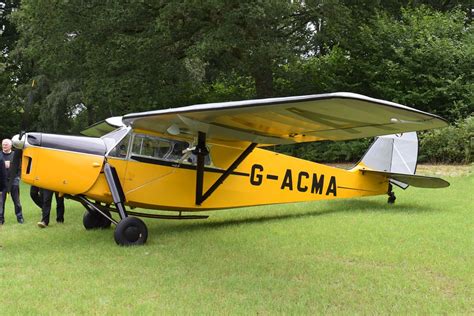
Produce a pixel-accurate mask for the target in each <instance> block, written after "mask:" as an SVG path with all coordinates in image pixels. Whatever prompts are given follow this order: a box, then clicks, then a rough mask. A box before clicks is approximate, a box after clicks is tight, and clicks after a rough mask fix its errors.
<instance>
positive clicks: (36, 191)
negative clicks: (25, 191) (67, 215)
mask: <svg viewBox="0 0 474 316" xmlns="http://www.w3.org/2000/svg"><path fill="white" fill-rule="evenodd" d="M53 194H54V195H55V197H56V222H57V223H64V197H63V196H60V194H59V193H58V192H53V191H50V190H47V189H40V188H38V187H36V186H31V188H30V196H31V199H32V200H33V201H34V202H35V204H36V205H38V207H40V208H41V221H40V222H38V227H41V228H45V227H47V226H48V225H49V217H50V214H51V203H52V200H53Z"/></svg>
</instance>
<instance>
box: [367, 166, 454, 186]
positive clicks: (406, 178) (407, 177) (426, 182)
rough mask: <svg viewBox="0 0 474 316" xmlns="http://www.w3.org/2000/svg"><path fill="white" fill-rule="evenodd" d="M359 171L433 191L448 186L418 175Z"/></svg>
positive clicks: (438, 180) (439, 179) (442, 181)
mask: <svg viewBox="0 0 474 316" xmlns="http://www.w3.org/2000/svg"><path fill="white" fill-rule="evenodd" d="M360 171H361V172H363V173H372V174H379V175H384V176H386V177H387V178H389V179H392V180H395V181H399V182H403V183H406V184H409V185H412V186H414V187H418V188H430V189H434V188H445V187H448V186H449V182H448V181H446V180H443V179H441V178H435V177H427V176H419V175H414V174H404V173H394V172H386V171H376V170H366V169H360Z"/></svg>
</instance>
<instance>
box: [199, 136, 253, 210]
mask: <svg viewBox="0 0 474 316" xmlns="http://www.w3.org/2000/svg"><path fill="white" fill-rule="evenodd" d="M255 147H257V143H251V144H250V145H249V146H248V147H247V148H246V149H245V150H244V151H243V152H242V153H241V154H240V156H239V157H238V158H237V159H236V160H235V161H234V162H233V163H232V164H231V165H230V167H229V168H227V170H226V171H225V172H224V173H223V174H222V175H221V176H220V177H219V179H217V180H216V182H215V183H214V184H213V185H212V186H211V187H210V188H209V189H208V190H207V191H206V193H204V194H202V190H203V182H204V162H205V158H206V156H207V155H208V154H209V151H208V150H207V147H206V134H205V133H203V132H199V133H198V144H197V146H196V149H195V150H194V152H193V153H194V154H195V155H196V156H197V166H196V205H201V204H202V203H203V202H204V201H205V200H206V199H207V198H208V197H210V196H211V194H212V193H214V191H215V190H216V189H217V188H218V187H219V186H220V185H221V184H222V183H223V182H224V180H225V179H227V177H228V176H229V175H230V174H231V173H232V172H233V171H234V170H235V169H236V168H237V167H238V166H239V165H240V164H241V163H242V161H244V160H245V158H247V156H248V155H249V154H250V153H251V152H252V151H253V150H254V149H255Z"/></svg>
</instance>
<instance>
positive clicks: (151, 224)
mask: <svg viewBox="0 0 474 316" xmlns="http://www.w3.org/2000/svg"><path fill="white" fill-rule="evenodd" d="M419 170H420V171H421V172H422V173H425V174H430V173H431V174H437V173H439V172H440V170H444V171H443V173H444V174H446V175H448V176H447V177H445V178H446V179H447V180H448V181H450V182H451V186H450V187H449V188H447V189H437V190H422V189H416V188H410V189H408V190H406V191H402V190H397V191H396V195H397V201H396V204H395V205H388V204H387V203H386V197H385V196H384V197H382V196H380V197H373V198H363V199H352V200H337V201H333V202H317V203H301V204H291V205H277V206H269V207H255V208H246V209H233V210H224V211H217V212H210V213H209V214H210V215H211V217H210V218H209V219H207V220H197V221H165V220H145V221H146V223H147V225H148V228H149V239H148V243H147V244H146V246H143V247H129V248H123V247H118V246H116V244H115V242H114V240H113V230H111V229H110V230H102V231H87V232H86V231H85V230H84V228H83V227H82V215H83V210H82V207H81V206H80V205H78V204H76V203H74V202H71V201H69V202H68V203H67V208H66V215H65V219H66V222H65V224H63V225H60V224H56V223H55V222H54V221H52V223H51V225H50V227H48V228H47V229H39V228H37V227H36V222H37V221H38V220H39V218H40V212H39V210H38V209H36V208H35V207H34V206H33V203H32V202H31V201H30V199H29V197H28V188H27V187H26V186H23V187H22V200H23V205H24V214H25V219H26V223H25V224H24V225H19V224H17V223H16V221H15V218H14V214H13V209H12V206H11V204H8V207H7V217H6V223H5V225H3V226H2V227H0V314H2V315H3V314H22V315H23V314H34V315H36V314H132V313H133V314H314V313H319V314H321V313H325V314H341V313H343V314H353V313H358V314H380V313H383V314H387V313H395V314H400V313H403V314H406V313H409V314H428V313H429V314H432V313H436V314H473V313H474V305H473V289H474V229H473V228H474V221H473V219H474V216H473V208H474V203H473V196H474V176H473V175H472V173H470V170H471V171H472V167H457V168H452V167H426V168H424V169H423V168H422V169H419ZM450 175H451V176H450ZM452 175H454V176H452ZM54 216H55V213H54V212H53V219H54Z"/></svg>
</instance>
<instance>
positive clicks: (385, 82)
mask: <svg viewBox="0 0 474 316" xmlns="http://www.w3.org/2000/svg"><path fill="white" fill-rule="evenodd" d="M347 49H348V51H349V56H350V58H351V59H352V60H353V63H352V70H351V73H352V74H353V75H354V76H355V77H353V78H352V80H354V82H355V81H356V80H357V81H358V82H359V84H358V89H359V90H360V91H362V92H364V93H365V94H368V95H372V96H375V97H380V98H384V99H388V100H392V101H395V102H399V103H402V104H406V105H409V106H413V107H415V108H418V109H421V110H424V111H428V112H432V113H437V114H439V115H441V116H443V117H445V118H447V119H449V120H450V121H452V122H454V121H455V120H458V119H460V118H463V117H466V116H467V115H468V114H470V113H472V112H473V110H474V104H473V100H474V72H472V69H474V59H473V58H472V56H473V55H474V32H473V29H472V27H470V26H466V25H465V13H464V12H462V11H450V12H447V13H443V12H437V11H433V10H431V9H429V8H427V7H420V8H417V9H405V10H402V16H401V19H399V20H397V19H395V18H393V17H391V16H389V15H387V14H385V13H379V14H378V15H377V16H376V18H375V19H373V21H372V22H371V23H370V24H367V25H363V26H361V27H360V28H359V33H358V36H357V38H356V39H354V41H353V43H352V45H351V46H350V47H348V48H347Z"/></svg>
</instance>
